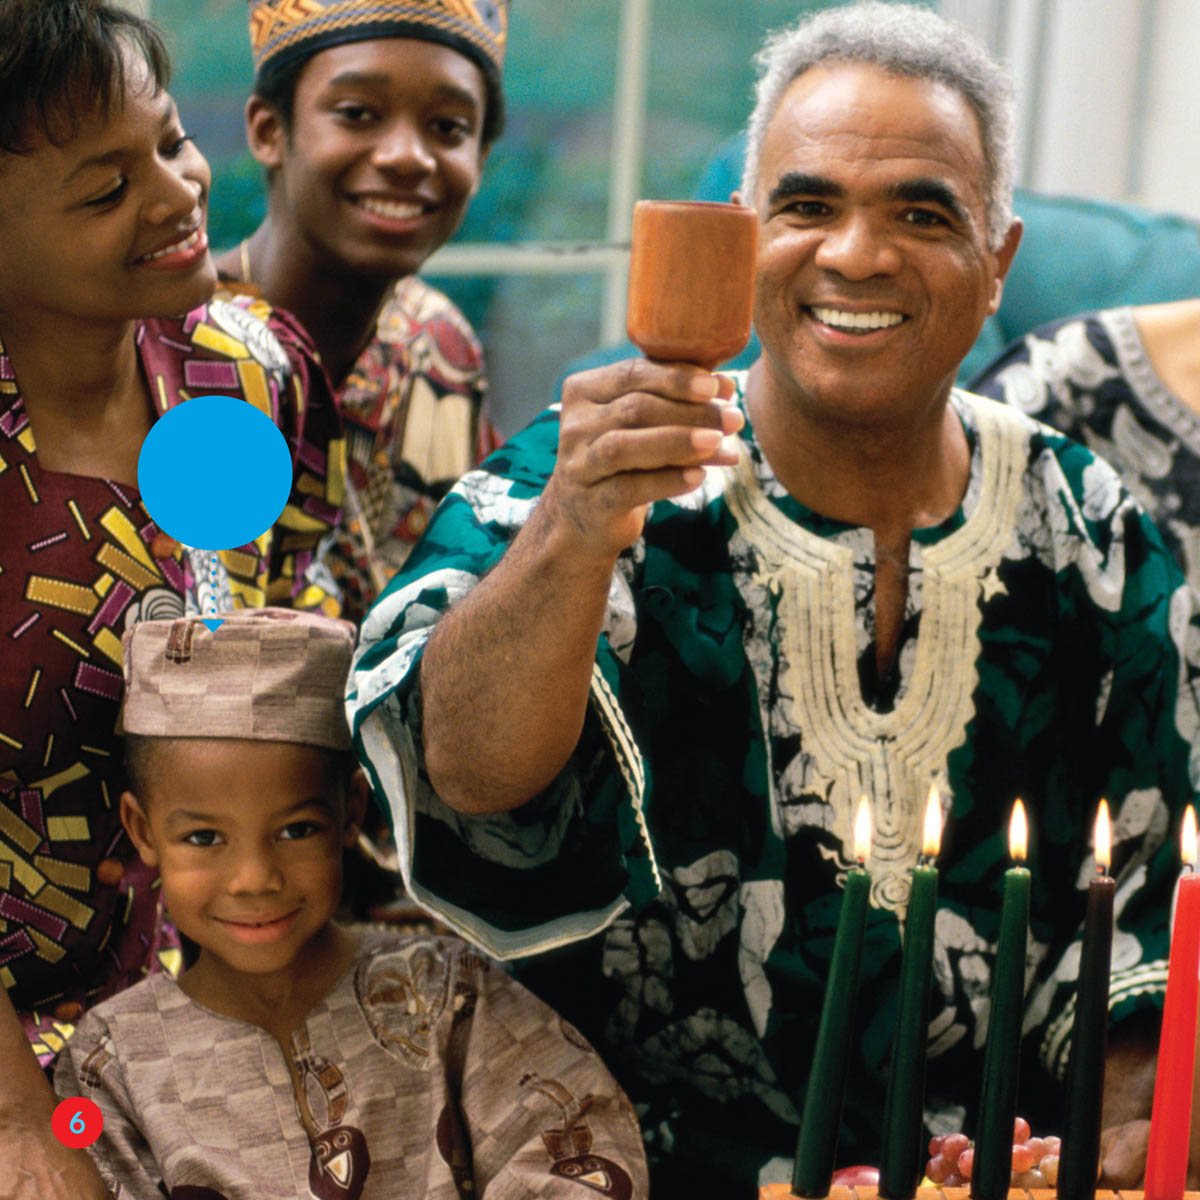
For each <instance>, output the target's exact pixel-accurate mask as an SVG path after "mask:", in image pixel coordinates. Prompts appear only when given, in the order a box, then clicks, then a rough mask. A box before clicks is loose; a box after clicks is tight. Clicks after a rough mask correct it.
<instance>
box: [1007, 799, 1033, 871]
mask: <svg viewBox="0 0 1200 1200" xmlns="http://www.w3.org/2000/svg"><path fill="white" fill-rule="evenodd" d="M1028 849H1029V822H1028V821H1027V820H1026V819H1025V805H1024V804H1022V803H1021V801H1020V800H1017V801H1015V802H1014V803H1013V810H1012V820H1011V821H1010V822H1009V823H1008V852H1009V854H1010V855H1011V856H1012V857H1013V859H1014V860H1015V861H1017V862H1024V861H1025V856H1026V853H1027V852H1028Z"/></svg>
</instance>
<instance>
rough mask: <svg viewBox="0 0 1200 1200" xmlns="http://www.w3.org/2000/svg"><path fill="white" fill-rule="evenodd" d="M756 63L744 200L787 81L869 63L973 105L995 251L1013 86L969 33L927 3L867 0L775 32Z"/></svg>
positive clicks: (1006, 214) (1008, 211)
mask: <svg viewBox="0 0 1200 1200" xmlns="http://www.w3.org/2000/svg"><path fill="white" fill-rule="evenodd" d="M755 62H756V63H757V65H758V69H759V79H758V85H757V87H756V89H755V101H754V111H753V112H752V113H751V114H750V124H749V126H748V128H747V132H746V165H745V170H744V173H743V175H742V197H743V199H744V200H745V201H746V203H748V204H749V203H752V202H753V196H754V185H755V183H756V181H757V175H758V161H759V155H760V154H761V152H762V143H763V138H764V136H765V135H766V131H767V126H768V125H769V124H770V122H771V118H772V117H773V116H774V115H775V110H776V109H777V108H778V107H779V102H780V101H781V100H782V99H783V95H784V93H785V92H786V91H787V89H788V87H789V86H790V85H791V84H792V82H793V80H795V79H796V78H797V77H798V76H800V75H803V74H804V72H805V71H807V70H810V69H811V68H812V67H815V66H819V65H821V64H823V63H839V62H842V63H870V64H873V65H874V66H877V67H880V68H881V69H882V70H884V71H887V72H888V73H889V74H892V75H906V76H910V77H912V78H916V79H930V80H934V81H935V82H937V83H942V84H945V85H946V86H947V87H951V88H953V89H954V90H955V91H957V92H958V93H959V94H960V95H961V96H962V97H963V98H964V99H965V100H966V101H967V102H968V103H969V104H970V105H971V107H972V108H973V109H974V110H975V115H976V116H977V117H978V118H979V128H980V131H981V134H982V138H983V155H984V160H985V163H986V166H987V173H988V179H987V196H986V200H987V225H988V242H989V245H990V247H991V249H993V250H996V249H999V247H1000V245H1001V243H1002V242H1003V241H1004V235H1005V234H1006V233H1007V232H1008V227H1009V225H1011V224H1012V219H1013V218H1012V179H1013V153H1014V152H1013V88H1012V81H1011V79H1010V78H1009V76H1008V74H1007V72H1006V71H1005V70H1004V68H1003V67H1001V66H1000V65H999V64H998V63H997V62H996V61H995V60H994V59H993V58H992V57H991V55H990V54H989V53H988V52H987V50H986V49H985V48H984V46H983V44H982V43H981V42H980V41H978V40H977V39H976V38H975V37H974V36H973V35H972V34H970V33H968V32H967V31H966V30H965V29H962V28H960V27H959V26H957V25H952V24H951V23H950V22H949V21H946V20H944V19H943V18H942V17H939V16H938V15H937V14H936V13H933V12H930V11H929V10H928V9H926V8H916V7H914V6H913V5H909V4H883V3H880V2H879V0H872V2H870V3H865V4H853V5H850V6H847V7H845V8H835V9H829V10H827V11H825V12H822V13H818V14H817V15H815V16H811V17H806V18H804V19H802V20H801V21H799V22H798V23H797V24H795V25H792V26H789V27H787V28H785V29H781V30H777V31H776V32H775V33H773V34H772V35H771V36H770V37H769V38H768V39H767V41H766V44H765V45H764V46H763V48H762V50H760V51H759V53H758V55H757V57H756V58H755Z"/></svg>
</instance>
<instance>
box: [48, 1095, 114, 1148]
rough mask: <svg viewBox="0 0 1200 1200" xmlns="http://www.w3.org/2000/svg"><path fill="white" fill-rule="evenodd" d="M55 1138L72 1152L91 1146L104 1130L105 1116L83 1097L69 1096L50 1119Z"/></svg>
mask: <svg viewBox="0 0 1200 1200" xmlns="http://www.w3.org/2000/svg"><path fill="white" fill-rule="evenodd" d="M50 1128H51V1129H52V1130H53V1131H54V1136H55V1137H56V1138H58V1140H59V1141H60V1142H62V1144H63V1145H64V1146H70V1147H71V1149H72V1150H82V1149H83V1147H84V1146H90V1145H91V1144H92V1143H93V1142H94V1141H95V1140H96V1139H97V1138H98V1137H99V1136H100V1133H101V1131H102V1130H103V1129H104V1114H103V1113H102V1112H101V1111H100V1109H99V1108H98V1107H97V1106H96V1105H95V1104H93V1103H92V1102H91V1101H90V1100H88V1099H86V1098H85V1097H83V1096H68V1097H67V1099H66V1100H63V1101H62V1102H61V1103H60V1104H59V1105H58V1107H57V1108H56V1109H55V1110H54V1115H53V1116H52V1117H51V1118H50Z"/></svg>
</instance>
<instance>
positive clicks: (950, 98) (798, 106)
mask: <svg viewBox="0 0 1200 1200" xmlns="http://www.w3.org/2000/svg"><path fill="white" fill-rule="evenodd" d="M986 188H987V168H986V164H985V160H984V152H983V145H982V141H981V138H980V131H979V123H978V120H977V118H976V116H975V113H974V110H973V109H972V108H971V106H970V105H969V103H968V102H967V101H966V99H965V98H964V97H963V96H961V95H960V94H959V93H958V92H957V91H954V90H953V89H951V88H949V87H947V86H945V85H943V84H939V83H935V82H932V81H930V80H924V79H913V78H908V77H903V76H895V75H888V74H886V73H885V72H884V71H882V70H880V69H879V68H877V67H874V66H869V65H863V64H844V63H838V64H832V65H827V66H821V67H814V68H813V69H811V70H809V71H806V72H805V73H804V74H803V75H801V76H800V77H799V78H797V79H796V80H795V81H794V82H793V83H792V85H791V87H790V88H789V89H788V91H787V92H786V93H785V95H784V97H783V100H782V101H781V102H780V105H779V107H778V109H777V110H776V112H775V115H774V116H773V118H772V120H771V123H770V125H769V126H768V128H767V132H766V136H765V138H764V139H763V145H762V152H761V157H760V163H759V172H758V180H757V184H756V191H755V196H754V197H753V200H754V205H755V208H756V209H757V211H758V213H759V218H760V220H761V222H762V229H761V238H760V249H759V262H758V281H757V285H756V293H755V324H756V327H757V329H758V334H759V337H760V338H761V340H762V343H763V350H764V358H765V364H766V368H767V371H766V378H767V380H768V386H769V388H770V391H771V394H772V395H775V396H778V397H781V398H784V397H786V398H790V399H793V400H795V401H796V402H797V403H800V404H802V405H804V406H806V408H807V410H808V411H809V412H811V413H813V415H817V414H819V413H824V414H826V415H828V416H830V417H834V418H836V419H838V420H841V421H848V422H850V423H856V424H857V423H863V424H868V425H880V424H882V425H888V424H893V423H894V424H899V425H903V424H906V423H907V422H908V421H910V420H912V419H913V417H914V416H915V415H916V414H917V413H920V412H927V411H928V410H929V409H930V408H932V407H934V406H936V405H939V404H940V403H941V402H942V401H943V400H944V398H945V397H946V395H947V394H948V391H949V388H950V387H951V385H952V383H953V380H954V375H955V372H956V371H957V369H958V365H959V363H960V362H961V361H962V359H963V358H964V356H965V355H966V353H967V351H968V350H969V349H970V347H971V344H972V343H973V342H974V340H975V338H976V336H977V335H978V333H979V330H980V327H981V326H982V324H983V321H984V319H985V318H986V317H987V315H988V314H989V313H992V312H994V311H995V310H996V308H997V307H998V305H999V302H1000V289H1001V283H1002V281H1003V278H1004V274H1005V273H1006V272H1007V270H1008V267H1009V265H1010V263H1011V261H1012V256H1013V254H1014V253H1015V251H1016V245H1017V241H1018V240H1019V236H1020V230H1019V226H1016V227H1014V229H1013V230H1012V231H1010V234H1009V236H1008V238H1007V239H1006V241H1005V243H1004V245H1003V246H1002V247H1000V248H999V249H998V250H995V251H993V250H992V249H991V248H990V247H989V246H988V238H987V211H986V201H985V197H986Z"/></svg>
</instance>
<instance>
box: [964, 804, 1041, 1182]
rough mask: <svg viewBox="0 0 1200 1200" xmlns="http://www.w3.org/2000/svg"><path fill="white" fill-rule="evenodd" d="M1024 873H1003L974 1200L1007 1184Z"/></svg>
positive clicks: (1020, 840) (1016, 819)
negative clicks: (1002, 901)
mask: <svg viewBox="0 0 1200 1200" xmlns="http://www.w3.org/2000/svg"><path fill="white" fill-rule="evenodd" d="M1026 840H1027V835H1026V824H1025V808H1024V805H1022V803H1021V801H1020V800H1018V801H1017V802H1016V804H1015V805H1014V806H1013V816H1012V825H1011V827H1010V833H1009V845H1010V846H1011V849H1012V856H1013V858H1014V859H1017V860H1020V859H1023V858H1024V857H1025V844H1026ZM1029 886H1030V880H1029V872H1028V871H1027V870H1026V869H1025V868H1024V867H1020V866H1016V867H1012V868H1011V869H1010V870H1008V871H1005V873H1004V904H1003V907H1002V908H1001V910H1000V942H999V945H998V946H997V947H996V967H995V971H994V972H993V974H992V1000H991V1006H990V1012H989V1015H988V1032H987V1046H986V1048H985V1050H984V1055H983V1091H982V1092H981V1094H980V1097H979V1129H978V1132H977V1134H976V1137H975V1164H974V1170H973V1171H972V1172H971V1195H972V1196H973V1197H974V1200H1006V1197H1007V1196H1008V1184H1009V1180H1010V1179H1011V1178H1012V1146H1013V1121H1014V1120H1015V1119H1016V1116H1017V1074H1018V1071H1019V1069H1020V1064H1021V1021H1022V1017H1023V1016H1024V1008H1025V942H1026V938H1027V937H1028V933H1029Z"/></svg>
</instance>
